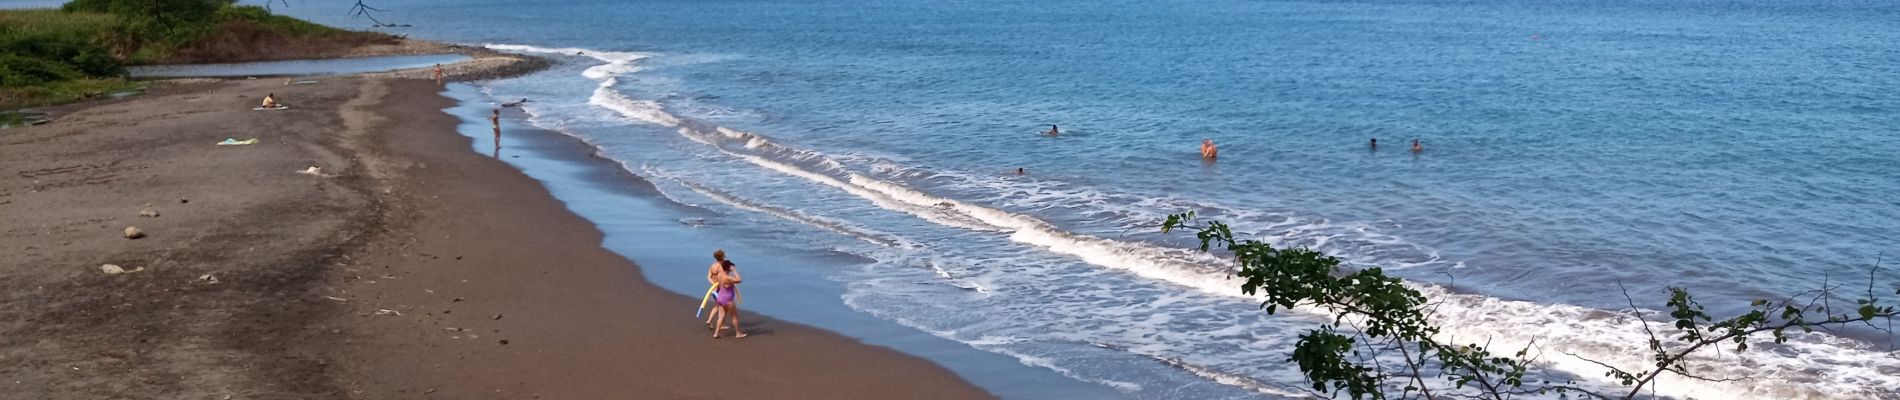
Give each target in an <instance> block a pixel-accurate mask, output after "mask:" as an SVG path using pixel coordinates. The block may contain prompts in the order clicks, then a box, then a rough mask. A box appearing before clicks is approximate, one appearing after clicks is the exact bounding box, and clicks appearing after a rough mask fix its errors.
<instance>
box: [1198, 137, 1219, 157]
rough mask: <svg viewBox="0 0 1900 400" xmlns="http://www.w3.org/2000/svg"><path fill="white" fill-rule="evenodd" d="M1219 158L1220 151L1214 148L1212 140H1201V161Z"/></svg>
mask: <svg viewBox="0 0 1900 400" xmlns="http://www.w3.org/2000/svg"><path fill="white" fill-rule="evenodd" d="M1219 157H1220V149H1219V148H1215V147H1214V139H1213V138H1207V139H1202V140H1201V159H1204V160H1213V159H1215V158H1219Z"/></svg>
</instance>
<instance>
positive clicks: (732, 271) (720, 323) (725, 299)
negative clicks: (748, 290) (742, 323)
mask: <svg viewBox="0 0 1900 400" xmlns="http://www.w3.org/2000/svg"><path fill="white" fill-rule="evenodd" d="M713 260H714V262H713V265H712V266H711V267H710V268H707V269H708V271H707V273H706V279H707V280H709V281H712V283H713V284H714V285H717V287H718V288H717V289H714V290H713V315H712V318H713V320H714V322H713V338H714V339H718V338H719V330H720V329H723V328H725V326H726V318H724V317H722V316H721V315H726V316H731V317H732V333H733V335H732V337H735V338H742V337H745V336H746V335H745V331H743V330H740V329H739V306H738V305H737V304H735V303H736V302H735V300H737V299H738V297H739V281H740V279H739V269H738V267H739V266H738V265H737V264H733V263H732V261H728V260H726V252H725V250H714V251H713Z"/></svg>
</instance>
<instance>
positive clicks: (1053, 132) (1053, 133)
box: [1042, 125, 1062, 136]
mask: <svg viewBox="0 0 1900 400" xmlns="http://www.w3.org/2000/svg"><path fill="white" fill-rule="evenodd" d="M1042 134H1044V135H1049V136H1056V135H1061V134H1062V129H1060V128H1056V126H1055V125H1049V131H1048V132H1043V133H1042Z"/></svg>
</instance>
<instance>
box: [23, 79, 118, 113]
mask: <svg viewBox="0 0 1900 400" xmlns="http://www.w3.org/2000/svg"><path fill="white" fill-rule="evenodd" d="M143 88H145V84H144V83H142V82H136V81H130V80H126V79H123V78H86V79H74V80H67V81H59V82H52V83H47V84H41V85H32V86H22V87H0V110H12V109H18V108H25V107H43V106H50V105H58V104H65V103H71V102H75V101H80V100H86V99H92V98H97V97H102V96H105V95H106V94H110V93H114V92H123V91H127V90H136V89H143Z"/></svg>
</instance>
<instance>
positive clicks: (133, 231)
mask: <svg viewBox="0 0 1900 400" xmlns="http://www.w3.org/2000/svg"><path fill="white" fill-rule="evenodd" d="M142 237H145V231H141V230H139V227H136V226H128V227H125V238H126V239H138V238H142Z"/></svg>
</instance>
